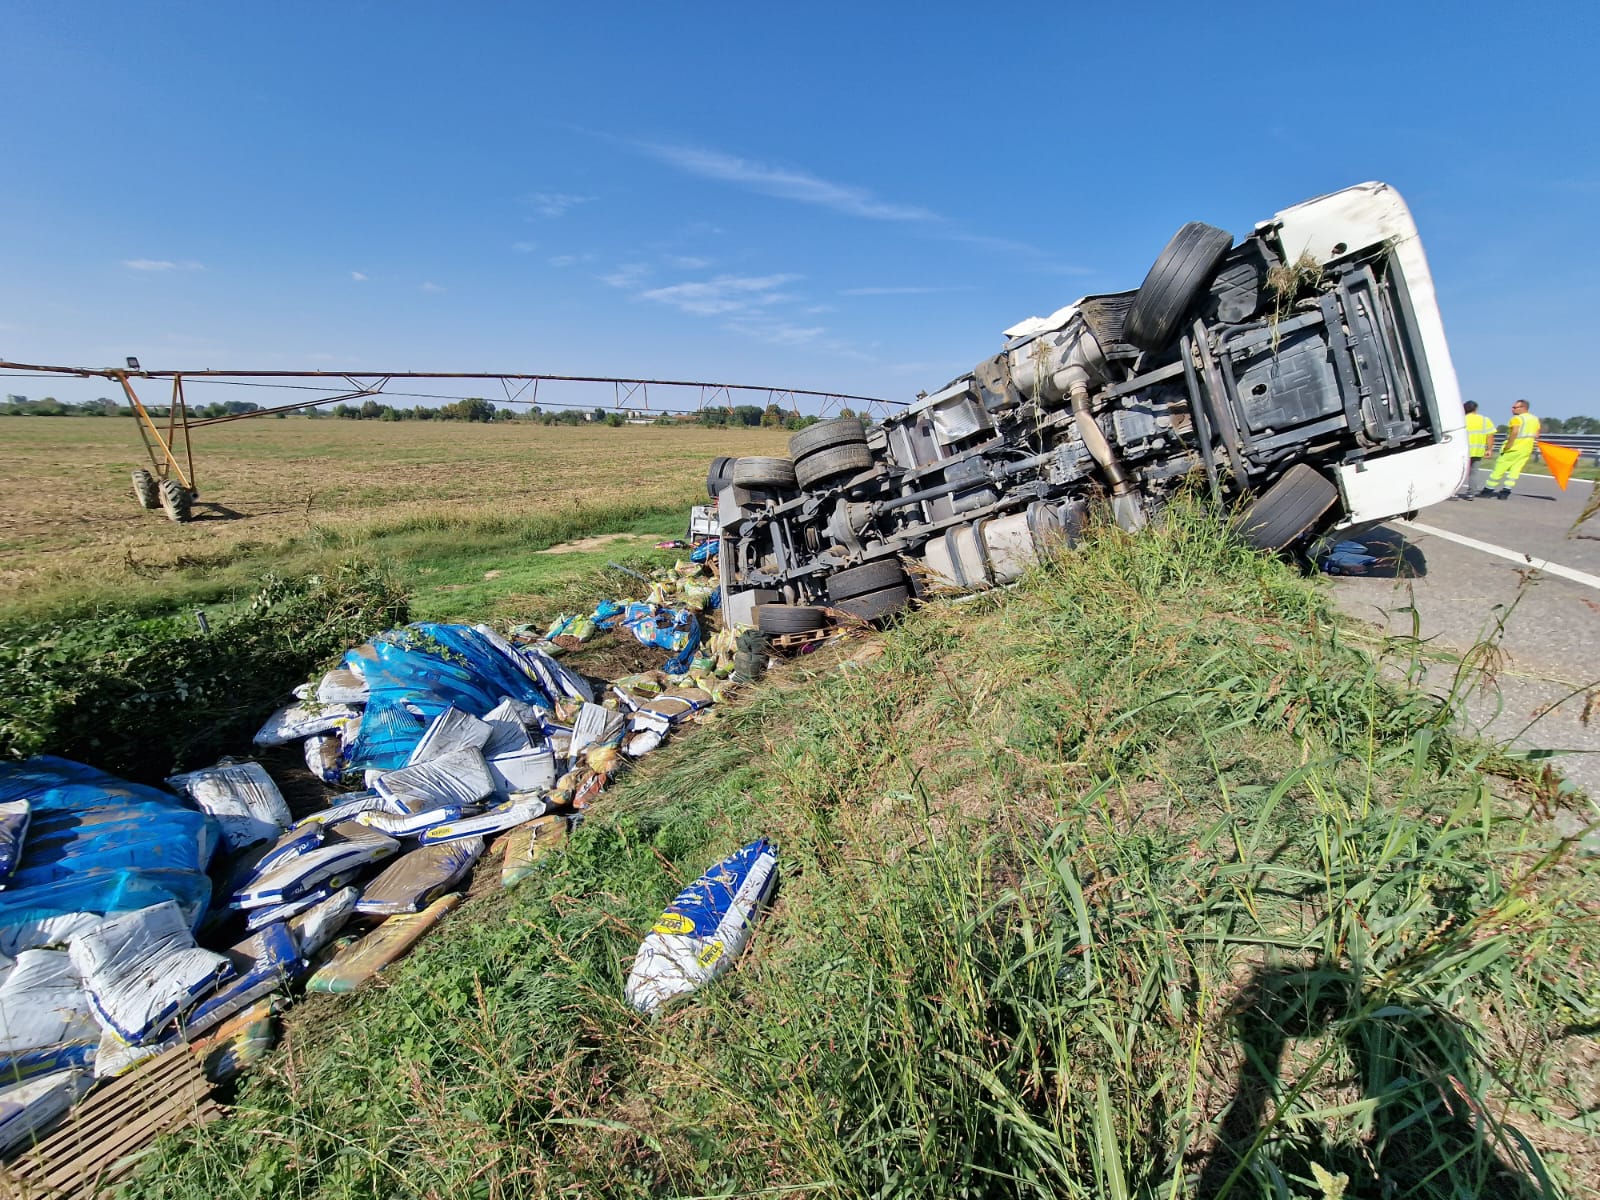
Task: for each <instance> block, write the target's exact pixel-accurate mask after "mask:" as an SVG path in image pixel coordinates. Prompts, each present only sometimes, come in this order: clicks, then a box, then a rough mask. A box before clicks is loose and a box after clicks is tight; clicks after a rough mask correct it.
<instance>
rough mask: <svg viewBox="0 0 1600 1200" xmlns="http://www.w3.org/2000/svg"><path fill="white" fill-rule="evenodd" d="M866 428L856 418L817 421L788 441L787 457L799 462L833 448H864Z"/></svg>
mask: <svg viewBox="0 0 1600 1200" xmlns="http://www.w3.org/2000/svg"><path fill="white" fill-rule="evenodd" d="M866 444H867V430H866V426H864V425H862V423H861V421H860V419H859V418H858V417H838V418H836V419H834V420H832V421H818V422H817V423H816V424H815V425H811V426H808V427H806V428H805V429H802V430H801V431H800V432H799V433H797V434H795V435H794V436H793V437H792V438H790V439H789V457H790V458H792V459H794V460H795V462H799V461H800V460H801V459H802V458H804V457H805V456H806V455H808V454H815V453H816V452H817V451H818V450H827V449H830V448H831V447H834V446H865V445H866Z"/></svg>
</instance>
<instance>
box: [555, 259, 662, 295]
mask: <svg viewBox="0 0 1600 1200" xmlns="http://www.w3.org/2000/svg"><path fill="white" fill-rule="evenodd" d="M574 261H576V260H574ZM562 265H563V266H564V265H566V264H562ZM649 277H650V268H649V267H647V266H645V265H644V264H643V263H623V264H622V265H621V266H619V267H617V268H616V269H615V270H613V271H611V272H609V273H608V274H605V275H602V276H600V282H601V283H604V284H607V285H609V286H610V287H614V288H622V289H624V290H629V289H632V288H636V287H638V286H639V285H640V284H642V283H644V281H645V280H646V279H648V278H649Z"/></svg>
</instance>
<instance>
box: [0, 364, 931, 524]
mask: <svg viewBox="0 0 1600 1200" xmlns="http://www.w3.org/2000/svg"><path fill="white" fill-rule="evenodd" d="M0 376H5V377H11V378H41V377H42V378H50V377H58V376H65V377H69V378H78V379H106V380H109V381H111V382H113V383H115V384H116V385H117V386H118V387H120V388H121V389H122V393H123V395H124V396H125V397H126V398H127V401H128V405H129V407H130V408H131V410H132V412H133V416H134V423H135V426H136V428H137V429H138V431H139V439H140V441H141V442H142V443H143V444H144V451H145V457H146V458H147V459H148V461H149V466H148V467H138V468H135V469H134V471H133V490H134V495H135V496H136V497H137V498H138V500H139V503H140V504H141V505H142V506H143V507H145V508H151V509H153V508H158V507H159V508H162V509H164V510H165V511H166V514H167V516H168V517H169V518H171V519H172V520H174V521H187V520H188V519H189V513H190V507H191V505H192V504H193V503H194V501H195V500H197V499H198V498H199V496H200V485H199V481H198V477H197V475H196V471H195V456H194V445H193V441H192V434H193V431H194V430H196V429H199V428H201V427H202V426H206V425H221V424H223V423H225V422H228V421H242V420H248V419H250V418H253V417H271V416H277V415H280V414H284V413H289V412H298V411H302V410H305V409H310V408H318V407H321V406H322V405H325V404H340V403H346V402H348V401H351V400H358V401H364V400H370V399H374V398H376V397H380V396H382V397H388V398H390V399H395V398H405V399H421V400H461V399H465V398H466V397H463V396H460V395H453V394H452V395H445V394H440V393H433V392H419V391H407V390H403V389H404V388H406V387H409V386H414V383H413V381H426V380H439V381H451V380H455V381H467V380H480V381H484V382H492V383H495V384H498V385H499V388H500V390H501V391H502V393H503V397H499V398H497V399H501V400H502V401H503V403H505V404H506V405H528V406H529V407H535V406H539V405H541V404H544V405H548V406H550V407H553V408H587V407H591V406H590V405H586V404H580V403H577V402H574V401H571V400H551V399H549V398H548V397H546V398H545V399H544V400H543V401H541V400H540V397H539V387H540V385H541V384H558V385H564V386H565V385H571V386H573V387H579V388H588V389H594V388H610V390H611V405H610V407H611V409H612V410H613V411H615V412H618V413H625V414H631V415H646V416H649V417H657V416H662V415H690V414H699V413H703V412H706V411H708V410H715V409H719V408H725V409H726V410H727V411H729V412H730V413H731V412H732V410H733V407H734V405H733V400H734V397H735V395H736V394H737V395H739V396H752V397H754V396H764V397H765V402H764V405H763V406H764V407H765V406H771V405H776V406H778V407H779V408H780V409H783V410H785V411H787V412H790V413H793V414H794V415H796V416H798V415H800V412H799V407H798V406H799V402H800V398H801V397H805V398H807V399H808V400H813V401H815V402H816V404H817V408H818V414H817V415H820V416H824V417H826V416H828V415H830V414H831V413H834V412H835V411H836V410H837V409H838V408H841V407H843V406H844V405H847V404H849V405H853V406H855V407H856V408H858V409H860V410H861V411H863V412H866V413H870V414H872V415H875V416H883V415H887V414H888V412H890V411H891V410H893V409H895V408H898V407H901V406H902V405H903V403H904V402H902V401H896V400H884V399H880V398H878V397H875V396H857V395H852V394H850V393H846V392H820V391H813V390H810V389H807V388H785V387H775V386H772V385H769V384H752V383H708V382H702V381H699V380H687V379H623V378H620V377H617V376H611V375H534V374H522V373H516V372H495V371H226V370H216V369H212V368H207V369H204V370H187V371H148V370H145V369H144V368H142V367H141V366H140V365H139V360H138V359H136V358H130V359H128V360H127V366H125V367H63V366H45V365H41V364H38V363H19V362H10V361H8V360H5V359H0ZM136 380H137V381H139V382H140V383H141V384H143V383H144V382H146V381H149V382H154V383H158V384H170V386H171V389H172V394H171V399H170V400H169V401H168V403H167V405H166V411H165V413H164V414H163V413H160V412H158V411H153V410H152V408H151V407H150V406H148V405H146V404H145V402H144V401H143V400H142V399H141V398H140V396H139V394H138V392H137V391H136V389H135V388H134V382H135V381H136ZM186 381H187V383H188V384H190V385H199V384H208V385H217V386H227V387H244V388H271V389H275V390H280V391H302V392H314V393H316V398H315V399H297V400H295V401H294V402H292V403H285V404H274V405H268V406H266V407H257V408H254V409H251V410H250V411H248V412H237V413H229V414H227V415H224V416H209V417H207V416H195V415H193V414H192V413H191V411H190V406H189V399H188V396H187V394H186V391H185V384H186ZM652 387H653V388H655V389H657V399H658V400H659V399H662V398H663V397H661V395H660V393H661V392H662V391H666V392H667V393H668V396H667V397H666V398H667V399H669V400H670V399H675V398H681V397H683V396H684V394H685V393H688V395H689V397H690V398H691V399H692V401H693V403H692V406H691V405H687V404H680V405H678V406H676V407H674V406H671V405H668V406H663V407H654V408H653V407H652V406H651V400H650V389H651V388H652ZM158 407H159V406H158ZM592 407H595V408H604V407H606V406H605V405H603V404H599V405H593V406H592Z"/></svg>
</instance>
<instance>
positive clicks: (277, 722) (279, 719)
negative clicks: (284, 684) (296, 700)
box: [255, 703, 361, 747]
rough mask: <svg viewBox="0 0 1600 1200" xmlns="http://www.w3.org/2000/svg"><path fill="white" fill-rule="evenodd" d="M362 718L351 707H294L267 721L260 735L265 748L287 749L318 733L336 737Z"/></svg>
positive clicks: (305, 705) (324, 705)
mask: <svg viewBox="0 0 1600 1200" xmlns="http://www.w3.org/2000/svg"><path fill="white" fill-rule="evenodd" d="M360 715H361V714H360V712H359V710H357V709H355V708H352V707H351V706H350V705H348V704H310V703H306V704H290V705H287V706H286V707H284V708H280V709H279V710H278V711H277V712H275V713H273V714H272V715H271V716H270V717H268V718H267V720H266V724H264V725H262V726H261V729H260V730H259V731H258V732H257V733H256V736H255V743H256V745H258V746H261V747H267V746H287V745H288V744H289V743H290V742H298V741H299V740H300V739H301V738H306V737H310V736H311V735H312V734H315V733H332V732H333V731H335V730H337V729H338V728H339V726H341V725H343V724H344V723H345V722H346V721H350V720H354V719H355V718H356V717H359V716H360Z"/></svg>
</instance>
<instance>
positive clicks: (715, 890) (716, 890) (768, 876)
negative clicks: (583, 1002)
mask: <svg viewBox="0 0 1600 1200" xmlns="http://www.w3.org/2000/svg"><path fill="white" fill-rule="evenodd" d="M777 883H778V852H777V850H776V848H774V847H773V846H771V845H770V844H769V843H768V842H767V841H766V839H765V838H763V839H762V840H760V841H757V842H752V843H751V844H750V845H748V846H746V847H745V848H744V849H742V850H740V851H738V852H737V853H735V854H731V855H729V856H728V857H727V858H725V859H723V860H722V861H721V862H720V863H718V864H716V866H714V867H712V868H711V869H710V870H708V871H707V872H706V873H705V874H704V875H702V876H700V878H699V879H697V880H695V881H694V882H693V883H691V884H690V885H689V886H688V887H686V888H684V889H683V891H681V892H679V893H678V897H677V899H675V900H674V901H673V902H672V903H671V904H669V905H668V906H667V908H666V911H665V912H663V913H662V914H661V916H660V917H659V918H658V919H657V920H656V923H655V926H654V928H652V929H651V931H650V934H649V936H648V937H646V938H645V939H644V943H643V944H642V945H641V946H640V947H639V952H638V954H636V955H635V956H634V959H633V969H632V970H631V971H629V972H628V983H627V988H626V992H625V994H626V996H627V1000H628V1003H629V1004H631V1005H633V1007H635V1008H637V1009H638V1010H639V1011H640V1012H644V1013H653V1012H655V1011H656V1010H657V1009H658V1008H660V1007H661V1005H663V1004H665V1003H667V1002H668V1001H669V1000H673V999H676V998H677V997H679V996H684V995H687V994H688V993H690V992H692V991H694V990H695V989H696V988H698V987H700V986H701V985H702V984H704V983H707V982H709V981H710V980H712V979H715V978H716V977H717V976H719V975H721V974H722V973H723V972H724V971H726V970H727V969H728V968H729V967H730V966H732V965H733V960H734V959H736V958H738V957H739V955H740V954H742V953H743V952H744V948H745V946H746V945H747V944H748V943H749V941H750V935H751V932H752V931H753V929H754V927H755V921H756V918H757V916H759V915H760V911H761V908H762V907H763V906H764V905H765V904H766V902H767V901H768V899H770V898H771V896H772V892H773V889H774V888H775V887H776V886H777Z"/></svg>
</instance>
